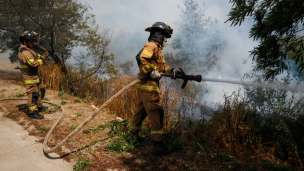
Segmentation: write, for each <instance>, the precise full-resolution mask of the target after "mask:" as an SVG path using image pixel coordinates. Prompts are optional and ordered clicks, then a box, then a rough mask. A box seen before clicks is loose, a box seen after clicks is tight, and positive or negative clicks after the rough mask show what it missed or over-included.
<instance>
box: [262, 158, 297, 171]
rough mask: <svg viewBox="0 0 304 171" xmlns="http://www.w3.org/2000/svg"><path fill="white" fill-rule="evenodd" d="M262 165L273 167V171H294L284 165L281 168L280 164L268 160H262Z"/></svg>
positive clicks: (267, 167) (268, 167)
mask: <svg viewBox="0 0 304 171" xmlns="http://www.w3.org/2000/svg"><path fill="white" fill-rule="evenodd" d="M261 167H264V168H266V169H271V170H273V171H293V170H291V169H288V168H287V167H282V168H280V167H279V166H277V165H275V164H273V163H270V162H268V161H266V160H264V161H262V162H261Z"/></svg>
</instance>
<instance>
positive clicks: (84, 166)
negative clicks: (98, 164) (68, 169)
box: [73, 156, 93, 171]
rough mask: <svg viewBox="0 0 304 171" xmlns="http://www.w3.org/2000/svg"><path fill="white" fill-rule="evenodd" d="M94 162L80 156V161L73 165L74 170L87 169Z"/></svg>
mask: <svg viewBox="0 0 304 171" xmlns="http://www.w3.org/2000/svg"><path fill="white" fill-rule="evenodd" d="M92 163H93V162H92V161H91V160H90V159H84V158H83V157H82V156H79V160H78V162H77V163H76V164H75V165H74V166H73V171H81V170H87V169H88V167H89V166H90V165H91V164H92Z"/></svg>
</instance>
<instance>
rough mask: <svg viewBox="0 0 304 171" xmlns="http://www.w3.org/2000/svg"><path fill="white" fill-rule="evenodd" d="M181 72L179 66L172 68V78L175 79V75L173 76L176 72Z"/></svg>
mask: <svg viewBox="0 0 304 171" xmlns="http://www.w3.org/2000/svg"><path fill="white" fill-rule="evenodd" d="M181 73H182V70H181V68H172V77H171V78H172V79H174V80H175V79H176V77H175V75H176V74H181Z"/></svg>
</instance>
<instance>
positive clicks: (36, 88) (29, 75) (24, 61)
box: [18, 31, 48, 119]
mask: <svg viewBox="0 0 304 171" xmlns="http://www.w3.org/2000/svg"><path fill="white" fill-rule="evenodd" d="M37 36H38V34H37V33H35V32H33V31H25V32H24V33H22V34H21V36H20V38H19V41H20V42H22V43H23V45H21V46H20V47H19V53H18V58H19V62H20V65H21V69H22V77H23V79H24V83H25V88H26V94H27V97H28V101H27V102H28V111H29V112H28V113H29V117H30V118H31V119H43V117H44V116H43V115H40V114H39V113H38V112H42V111H45V110H46V109H47V107H43V106H42V103H43V98H44V96H45V87H44V85H43V83H42V80H41V78H39V74H38V67H39V66H41V65H43V63H44V61H45V59H46V57H47V56H48V52H47V51H45V52H44V54H43V55H42V56H40V55H39V54H37V53H36V52H35V50H34V49H33V46H34V43H37V42H38V39H37Z"/></svg>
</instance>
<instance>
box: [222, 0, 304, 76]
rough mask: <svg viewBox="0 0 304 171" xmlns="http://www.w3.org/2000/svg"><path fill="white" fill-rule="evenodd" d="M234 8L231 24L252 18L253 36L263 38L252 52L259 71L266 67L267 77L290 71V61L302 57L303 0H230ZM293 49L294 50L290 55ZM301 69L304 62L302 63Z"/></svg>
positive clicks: (230, 18)
mask: <svg viewBox="0 0 304 171" xmlns="http://www.w3.org/2000/svg"><path fill="white" fill-rule="evenodd" d="M230 2H231V3H233V8H232V10H231V11H230V12H229V14H228V16H229V18H228V20H227V21H226V22H228V21H231V22H232V23H231V25H234V26H235V25H241V24H242V23H243V22H244V21H245V19H246V18H252V19H253V21H254V25H253V26H252V27H251V30H250V37H253V39H254V40H258V41H260V44H259V45H258V46H257V47H254V49H253V50H252V51H251V53H250V55H251V56H252V57H253V61H255V62H256V66H255V67H254V68H255V70H257V71H264V72H265V74H264V77H265V79H266V80H268V79H274V77H275V76H277V75H279V74H281V73H283V72H284V71H288V70H289V69H290V66H289V65H288V61H289V60H290V59H291V58H293V59H295V61H296V63H299V61H303V59H304V58H303V57H304V56H303V55H304V54H303V50H304V41H303V36H304V35H303V24H304V23H303V20H304V4H303V0H284V1H278V0H230ZM290 52H291V53H292V54H293V55H292V56H291V55H290ZM299 69H300V71H302V70H303V69H304V64H303V63H300V65H299Z"/></svg>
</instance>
